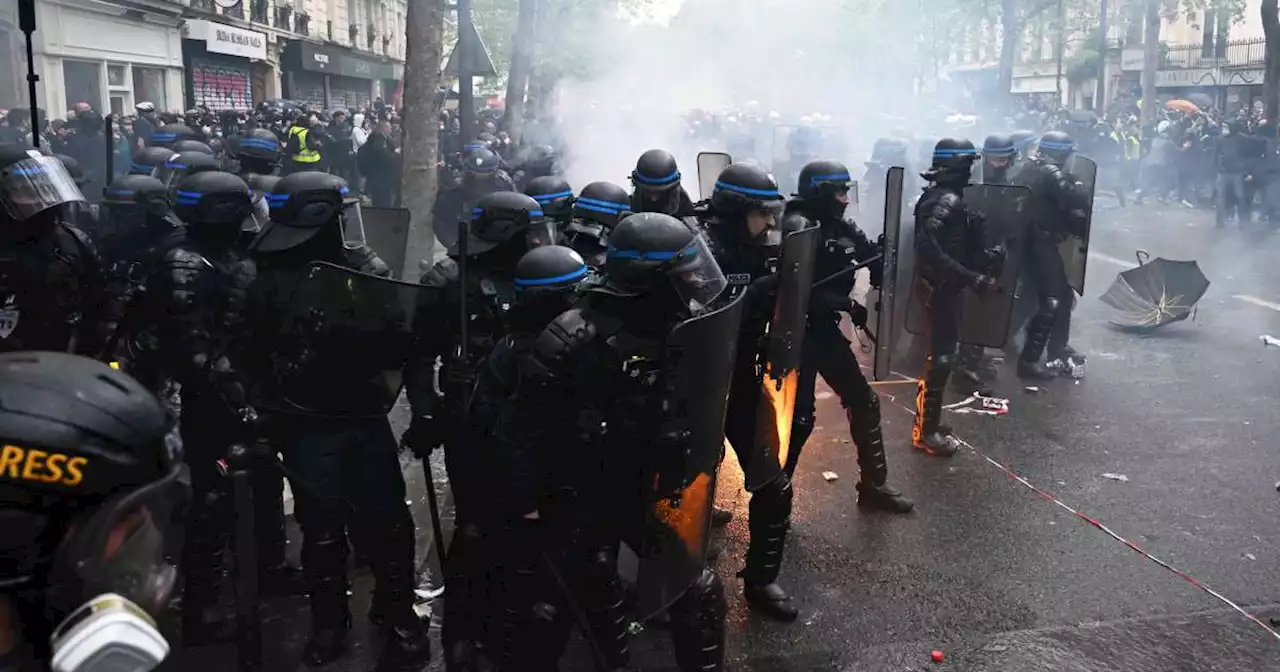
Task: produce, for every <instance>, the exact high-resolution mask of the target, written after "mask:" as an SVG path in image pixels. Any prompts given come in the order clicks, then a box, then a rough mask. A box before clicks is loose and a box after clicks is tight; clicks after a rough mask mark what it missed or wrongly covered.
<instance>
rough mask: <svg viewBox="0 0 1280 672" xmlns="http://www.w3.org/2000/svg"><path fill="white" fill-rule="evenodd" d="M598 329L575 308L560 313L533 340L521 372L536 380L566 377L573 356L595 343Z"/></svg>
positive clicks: (584, 312) (585, 315) (582, 312)
mask: <svg viewBox="0 0 1280 672" xmlns="http://www.w3.org/2000/svg"><path fill="white" fill-rule="evenodd" d="M597 333H598V332H597V329H596V326H595V325H594V324H592V322H591V320H590V319H589V318H588V316H587V314H586V311H584V310H582V309H580V308H574V309H573V310H568V311H565V312H563V313H560V314H559V315H557V316H556V319H554V320H552V321H551V323H550V324H548V325H547V326H546V328H544V329H543V330H542V332H541V333H539V334H538V335H537V336H536V337H535V338H534V339H533V347H532V348H531V349H530V351H529V352H528V354H527V355H526V356H525V357H524V363H523V365H522V366H521V368H522V369H523V370H524V372H525V373H526V374H527V375H529V376H532V377H533V378H534V379H537V380H543V381H547V380H551V379H555V378H559V377H561V376H563V375H564V374H565V372H566V371H567V369H568V367H569V364H570V362H571V361H572V360H573V358H574V356H575V355H576V354H577V353H578V352H581V351H582V349H583V348H585V347H586V346H587V345H588V344H590V343H591V342H592V341H593V340H595V338H596V335H597Z"/></svg>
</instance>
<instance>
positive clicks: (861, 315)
mask: <svg viewBox="0 0 1280 672" xmlns="http://www.w3.org/2000/svg"><path fill="white" fill-rule="evenodd" d="M849 304H850V306H849V321H850V322H853V326H855V327H858V328H859V329H865V328H866V327H867V309H866V307H864V306H863V305H862V304H861V303H858V302H857V301H852V300H851V301H849Z"/></svg>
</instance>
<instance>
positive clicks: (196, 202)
mask: <svg viewBox="0 0 1280 672" xmlns="http://www.w3.org/2000/svg"><path fill="white" fill-rule="evenodd" d="M173 204H174V205H200V199H198V198H179V199H178V200H176V201H174V202H173Z"/></svg>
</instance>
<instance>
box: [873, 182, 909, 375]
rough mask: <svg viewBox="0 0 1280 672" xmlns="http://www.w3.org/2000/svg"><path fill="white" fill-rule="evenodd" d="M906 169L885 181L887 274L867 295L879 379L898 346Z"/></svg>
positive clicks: (874, 361)
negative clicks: (897, 330)
mask: <svg viewBox="0 0 1280 672" xmlns="http://www.w3.org/2000/svg"><path fill="white" fill-rule="evenodd" d="M905 174H906V169H905V168H903V167H902V166H894V167H892V168H890V169H889V170H888V171H886V172H885V179H884V233H883V235H884V253H883V254H884V259H883V261H882V262H881V263H883V264H884V272H883V273H882V274H881V279H880V287H879V289H876V288H874V287H873V288H872V289H871V290H870V291H869V292H868V294H867V312H868V315H867V324H869V325H874V328H875V334H874V337H875V357H874V360H873V365H872V371H873V373H874V375H875V379H876V380H885V379H886V378H888V377H889V372H890V367H891V362H892V359H893V348H894V343H895V340H896V338H895V336H896V333H895V330H894V315H895V314H896V311H895V310H894V308H895V306H896V305H897V300H898V287H899V285H898V265H899V259H900V258H901V256H902V254H903V250H902V182H903V178H904V176H905Z"/></svg>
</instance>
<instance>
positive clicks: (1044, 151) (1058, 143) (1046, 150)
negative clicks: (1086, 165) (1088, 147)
mask: <svg viewBox="0 0 1280 672" xmlns="http://www.w3.org/2000/svg"><path fill="white" fill-rule="evenodd" d="M1075 152H1076V141H1075V140H1072V139H1071V136H1070V135H1067V134H1066V133H1064V132H1063V131H1049V132H1048V133H1045V134H1044V135H1042V136H1040V143H1039V146H1038V147H1037V148H1036V156H1039V157H1041V158H1043V159H1044V160H1046V161H1048V162H1049V163H1053V164H1056V165H1059V166H1061V165H1062V164H1064V163H1066V162H1067V159H1069V158H1071V155H1072V154H1075Z"/></svg>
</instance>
